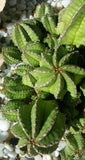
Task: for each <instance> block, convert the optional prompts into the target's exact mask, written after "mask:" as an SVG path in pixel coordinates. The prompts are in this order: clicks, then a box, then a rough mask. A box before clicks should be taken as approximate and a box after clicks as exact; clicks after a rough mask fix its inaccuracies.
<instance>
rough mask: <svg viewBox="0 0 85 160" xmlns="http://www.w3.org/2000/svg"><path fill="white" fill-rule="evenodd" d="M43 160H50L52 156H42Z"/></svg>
mask: <svg viewBox="0 0 85 160" xmlns="http://www.w3.org/2000/svg"><path fill="white" fill-rule="evenodd" d="M43 160H52V156H51V155H47V154H46V155H43Z"/></svg>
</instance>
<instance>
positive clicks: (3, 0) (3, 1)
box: [0, 0, 6, 12]
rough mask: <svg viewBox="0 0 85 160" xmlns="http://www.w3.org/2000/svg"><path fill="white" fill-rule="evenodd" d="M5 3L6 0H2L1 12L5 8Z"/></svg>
mask: <svg viewBox="0 0 85 160" xmlns="http://www.w3.org/2000/svg"><path fill="white" fill-rule="evenodd" d="M5 3H6V0H0V12H1V11H2V10H3V9H4V7H5Z"/></svg>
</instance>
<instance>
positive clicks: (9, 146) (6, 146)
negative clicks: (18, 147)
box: [4, 143, 14, 152]
mask: <svg viewBox="0 0 85 160" xmlns="http://www.w3.org/2000/svg"><path fill="white" fill-rule="evenodd" d="M4 147H5V148H6V149H7V150H9V151H10V152H12V151H13V150H14V148H13V147H12V146H11V145H9V144H7V143H4Z"/></svg>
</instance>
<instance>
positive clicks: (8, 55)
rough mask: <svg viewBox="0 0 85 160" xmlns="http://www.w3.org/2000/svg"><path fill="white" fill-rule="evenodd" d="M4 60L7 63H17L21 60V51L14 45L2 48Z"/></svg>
mask: <svg viewBox="0 0 85 160" xmlns="http://www.w3.org/2000/svg"><path fill="white" fill-rule="evenodd" d="M2 54H3V57H4V60H5V62H6V63H8V64H17V63H20V62H21V52H20V51H19V50H18V49H17V48H16V47H4V48H3V49H2Z"/></svg>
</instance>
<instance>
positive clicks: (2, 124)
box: [0, 119, 10, 131]
mask: <svg viewBox="0 0 85 160" xmlns="http://www.w3.org/2000/svg"><path fill="white" fill-rule="evenodd" d="M9 127H10V123H9V122H8V121H7V120H5V119H2V120H0V130H1V131H7V130H8V129H9Z"/></svg>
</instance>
